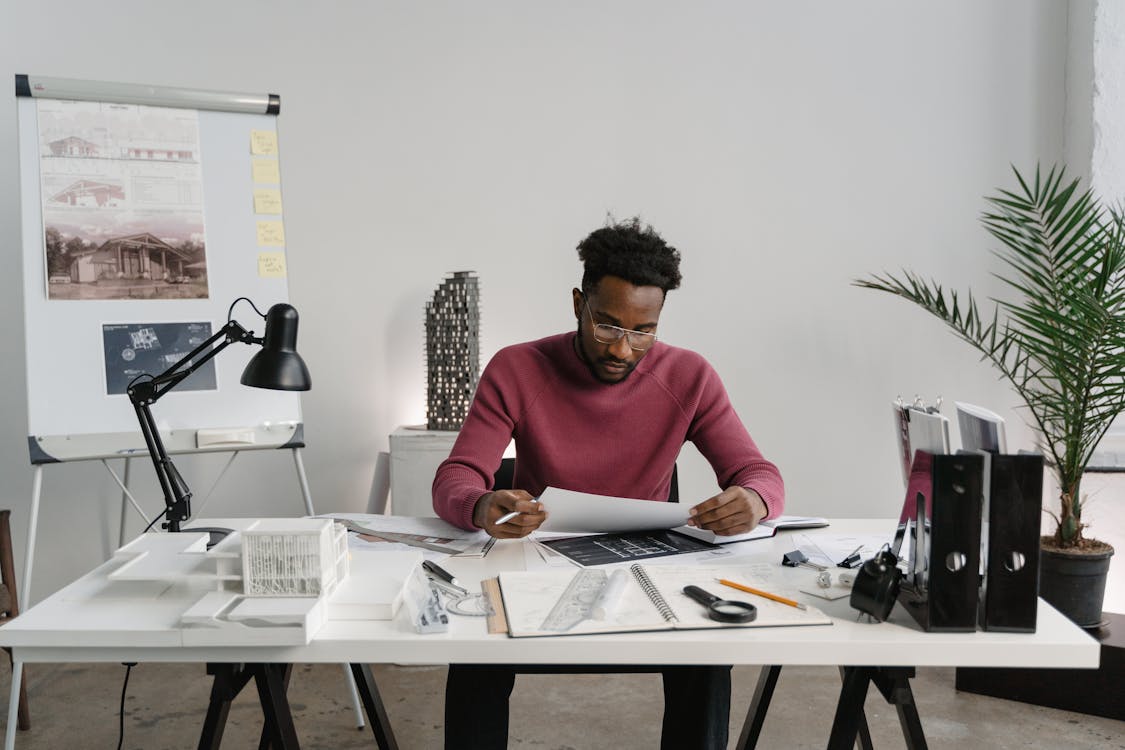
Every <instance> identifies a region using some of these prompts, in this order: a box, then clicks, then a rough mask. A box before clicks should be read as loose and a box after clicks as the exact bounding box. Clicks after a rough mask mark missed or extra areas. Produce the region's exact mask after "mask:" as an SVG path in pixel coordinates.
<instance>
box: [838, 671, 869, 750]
mask: <svg viewBox="0 0 1125 750" xmlns="http://www.w3.org/2000/svg"><path fill="white" fill-rule="evenodd" d="M846 670H847V668H846V667H840V680H841V682H842V681H843V680H844V679H845V678H846V676H847V671H846ZM858 726H859V740H858V741H859V747H860V750H874V747H873V746H872V744H871V728H870V727H868V726H867V713H866V712H865V711H864V710H863V708H862V707H861V708H860V711H859V725H858Z"/></svg>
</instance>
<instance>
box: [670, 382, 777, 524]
mask: <svg viewBox="0 0 1125 750" xmlns="http://www.w3.org/2000/svg"><path fill="white" fill-rule="evenodd" d="M687 437H688V439H689V440H691V441H692V443H694V444H695V447H696V448H698V449H699V452H700V453H701V454H703V457H704V458H706V459H707V461H708V462H709V463H710V464H711V468H713V469H714V470H715V477H716V479H717V480H718V482H719V486H720V487H722V488H724V489H726V488H728V487H746V488H747V489H751V490H754V491H755V492H757V493H758V494H759V495H761V497H762V500H764V501H765V503H766V508H767V509H768V510H769V514H768V515H767V518H774V517H776V516H779V515H781V513H782V511H783V510H784V508H785V484H784V482H783V481H782V479H781V472H780V471H778V469H777V466H775V465H774V464H773V463H771V462H770V461H768V460H766V458H765V456H763V455H762V452H761V451H760V450H758V446H757V444H755V443H754V440H753V439H752V438H751V437H750V433H748V432H747V431H746V427H745V425H743V423H742V420H741V419H739V417H738V414H737V413H736V412H735V410H734V407H733V406H732V405H731V402H730V397H729V396H728V395H727V391H726V388H725V387H724V386H723V383H722V380H720V378H719V375H718V373H716V372H715V371H714V369H712V368H711V367H710V365H705V369H704V372H703V383H702V390H701V392H700V397H699V402H698V404H697V407H696V411H695V414H694V417H693V419H692V421H691V426H690V427H689V431H688V435H687Z"/></svg>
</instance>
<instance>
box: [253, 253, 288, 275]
mask: <svg viewBox="0 0 1125 750" xmlns="http://www.w3.org/2000/svg"><path fill="white" fill-rule="evenodd" d="M258 275H259V276H261V277H262V278H263V279H284V278H285V253H258Z"/></svg>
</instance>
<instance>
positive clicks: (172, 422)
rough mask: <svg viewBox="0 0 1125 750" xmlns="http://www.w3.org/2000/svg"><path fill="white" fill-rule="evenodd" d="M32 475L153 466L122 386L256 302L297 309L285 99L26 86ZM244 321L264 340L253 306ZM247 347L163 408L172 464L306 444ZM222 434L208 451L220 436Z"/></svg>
mask: <svg viewBox="0 0 1125 750" xmlns="http://www.w3.org/2000/svg"><path fill="white" fill-rule="evenodd" d="M16 94H17V97H18V107H17V110H18V118H19V153H20V198H21V221H22V235H21V237H22V240H21V258H22V266H23V269H22V273H23V294H24V320H25V328H26V352H27V360H26V364H27V390H28V394H27V399H28V445H29V452H30V458H31V462H32V463H33V464H42V463H51V462H56V461H72V460H85V459H93V458H106V457H123V456H125V457H127V456H129V455H131V454H134V453H137V454H144V453H146V449H145V444H144V441H143V439H142V438H141V434H140V430H139V427H138V425H137V421H136V416H135V414H134V411H133V408H132V405H131V404H130V402H129V399H128V396H126V395H125V394H124V392H123V391H124V383H126V382H127V381H128V379H130V378H132V377H135V376H136V375H137V373H139V372H147V373H148V374H150V375H157V374H159V373H160V372H162V371H163V370H165V369H167V367H168V366H169V365H170V364H172V363H173V362H174V361H175V360H176V359H177V358H178V356H177V355H180V356H182V355H183V354H186V353H187V351H190V349H191V348H193V347H194V345H196V344H198V343H200V342H201V340H205V339H206V338H207V336H209V335H210V332H216V331H218V330H219V329H220V328H222V326H223V325H224V324H225V323H226V321H227V316H228V309H229V308H230V307H231V304H232V303H233V302H234V301H235V300H236V299H237V298H240V297H247V298H249V299H250V300H252V301H253V303H254V304H255V305H256V306H257V307H258V308H259V309H260V310H261V311H263V312H264V311H265V310H267V309H268V308H269V306H270V305H273V304H275V303H278V302H286V301H287V300H288V279H287V274H286V264H285V244H284V243H285V238H284V229H283V227H284V224H283V217H284V212H283V206H282V202H281V185H280V170H279V159H280V155H279V150H278V145H277V112H278V111H279V108H280V101H279V100H278V98H277V97H276V96H273V95H261V96H258V95H242V94H226V93H222V92H208V91H195V90H189V89H174V88H158V87H151V86H140V85H132V84H109V83H98V82H89V81H73V80H69V79H57V78H43V77H36V76H27V75H17V76H16ZM231 312H232V317H233V318H234V319H235V320H237V321H238V322H239V323H240V324H241V325H242V326H243V327H245V328H247V329H249V330H252V331H254V332H255V333H256V335H259V336H260V335H262V333H263V330H264V321H263V320H262V319H261V318H260V317H258V315H257V314H256V313H255V312H254V310H253V309H252V308H251V306H250V305H249V304H247V303H245V302H240V303H238V304H237V305H236V306H235V307H234V309H233V311H231ZM257 350H258V349H257V347H253V346H244V345H241V344H233V345H231V346H230V347H228V348H227V349H226V350H224V351H223V352H222V353H220V354H219V355H218V356H216V357H215V358H214V359H213V360H211V362H210V363H209V364H208V365H207V366H206V367H205V368H203V369H201V370H200V371H198V372H196V373H194V374H193V375H192V376H191V377H190V378H189V379H188V380H185V381H184V382H183V383H181V384H180V385H179V386H178V387H177V388H176V389H175V390H174V391H172V392H170V393H168V394H167V396H165V397H164V398H162V399H161V400H160V401H159V402H158V403H156V404H154V405H153V406H152V412H153V415H154V417H155V418H156V421H157V424H158V426H159V428H160V431H161V436H162V438H163V439H164V441H165V445H166V447H167V449H168V451H169V452H170V453H182V452H194V451H209V450H232V449H238V450H244V449H255V448H281V447H284V448H293V447H301V446H303V426H302V422H301V407H300V399H299V396H298V394H296V393H293V392H283V391H270V390H261V389H255V388H247V387H245V386H243V385H241V384H240V383H239V378H240V376H241V373H242V370H243V368H244V367H245V366H246V363H247V362H248V361H249V359H250V357H251V356H252V355H253V354H254V353H255V352H256V351H257ZM204 436H206V439H204Z"/></svg>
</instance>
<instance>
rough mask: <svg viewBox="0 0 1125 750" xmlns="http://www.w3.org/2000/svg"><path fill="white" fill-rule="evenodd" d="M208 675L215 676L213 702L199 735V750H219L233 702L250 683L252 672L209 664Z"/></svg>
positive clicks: (211, 701) (238, 666)
mask: <svg viewBox="0 0 1125 750" xmlns="http://www.w3.org/2000/svg"><path fill="white" fill-rule="evenodd" d="M207 674H209V675H213V676H214V678H215V680H214V682H212V683H211V700H210V702H209V703H208V704H207V715H206V717H204V719H203V731H202V732H200V734H199V750H218V748H219V744H220V743H221V742H222V741H223V730H225V729H226V726H227V714H229V713H230V704H231V701H233V700H234V699H235V696H237V695H238V694H239V692H241V691H242V688H243V687H245V686H246V683H247V682H248V681H249V679H250V677H251V676H252V675H251V672H250V671H249V670H248V669H247V668H246V667H245V666H243V665H241V664H208V665H207Z"/></svg>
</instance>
